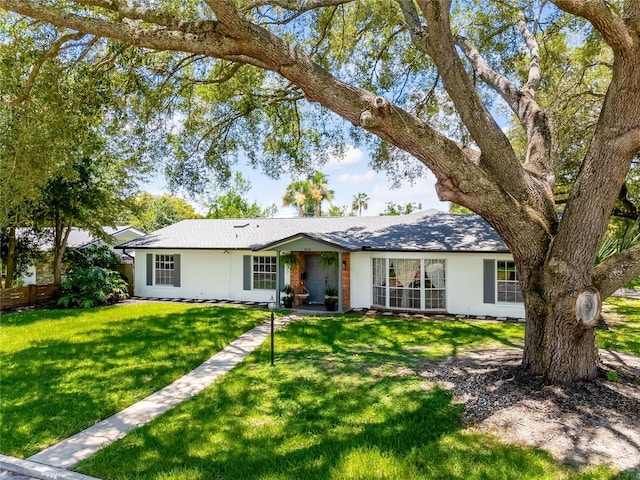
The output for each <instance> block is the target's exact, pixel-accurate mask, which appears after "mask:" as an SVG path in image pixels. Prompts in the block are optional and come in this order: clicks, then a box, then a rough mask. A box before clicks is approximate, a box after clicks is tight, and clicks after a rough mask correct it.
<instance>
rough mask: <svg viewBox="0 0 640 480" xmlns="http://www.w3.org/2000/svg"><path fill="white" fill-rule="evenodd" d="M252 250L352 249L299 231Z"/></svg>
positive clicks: (328, 250) (327, 250) (336, 250)
mask: <svg viewBox="0 0 640 480" xmlns="http://www.w3.org/2000/svg"><path fill="white" fill-rule="evenodd" d="M252 250H254V251H256V252H279V251H282V250H286V251H291V252H313V251H323V252H347V251H351V250H352V249H351V248H347V247H346V246H344V245H340V244H339V243H337V242H332V241H331V240H328V239H325V238H320V237H318V236H316V235H313V234H309V233H297V234H295V235H291V236H289V237H286V238H283V239H280V240H276V241H275V242H270V243H266V244H264V245H257V246H255V247H253V248H252Z"/></svg>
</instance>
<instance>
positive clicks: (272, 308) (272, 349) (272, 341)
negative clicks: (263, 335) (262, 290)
mask: <svg viewBox="0 0 640 480" xmlns="http://www.w3.org/2000/svg"><path fill="white" fill-rule="evenodd" d="M275 308H276V303H275V302H274V301H273V297H271V301H270V302H269V311H270V312H271V366H272V367H273V357H274V330H275V329H274V325H273V323H274V314H273V311H274V310H275Z"/></svg>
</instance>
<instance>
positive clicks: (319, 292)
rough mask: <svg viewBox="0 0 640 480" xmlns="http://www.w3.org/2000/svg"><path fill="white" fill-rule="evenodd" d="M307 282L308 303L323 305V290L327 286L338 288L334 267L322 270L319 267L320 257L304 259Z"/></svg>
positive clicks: (312, 256)
mask: <svg viewBox="0 0 640 480" xmlns="http://www.w3.org/2000/svg"><path fill="white" fill-rule="evenodd" d="M306 264H307V281H306V287H307V290H309V302H310V303H324V289H325V287H326V286H327V285H330V286H332V287H334V288H338V271H337V269H336V268H335V267H330V268H329V269H324V268H322V266H321V265H320V255H309V256H307V258H306Z"/></svg>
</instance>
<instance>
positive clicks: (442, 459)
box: [0, 299, 640, 480]
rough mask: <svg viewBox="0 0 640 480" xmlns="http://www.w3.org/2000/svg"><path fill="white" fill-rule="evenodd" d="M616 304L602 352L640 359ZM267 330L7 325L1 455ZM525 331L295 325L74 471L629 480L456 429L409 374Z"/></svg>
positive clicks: (253, 317)
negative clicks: (272, 348) (272, 354)
mask: <svg viewBox="0 0 640 480" xmlns="http://www.w3.org/2000/svg"><path fill="white" fill-rule="evenodd" d="M610 305H611V308H612V309H615V310H617V311H618V314H620V315H624V316H626V317H627V323H620V322H612V324H611V328H610V330H608V331H603V332H599V341H600V345H601V347H603V348H611V349H613V350H619V351H624V352H627V353H631V354H634V355H640V341H639V340H640V300H621V299H613V300H612V301H611V302H610ZM41 315H45V316H46V318H43V317H41ZM262 320H266V314H265V312H258V311H255V310H246V309H223V308H196V307H188V306H185V305H173V304H163V305H161V306H158V305H154V306H149V305H141V306H135V307H111V308H107V309H96V310H90V311H86V312H79V311H60V312H55V311H54V312H46V314H45V313H44V312H31V313H22V314H17V315H15V316H8V315H7V316H3V318H2V338H1V340H0V347H1V352H2V355H3V359H2V364H3V369H2V373H1V375H2V377H1V378H0V381H1V382H2V386H3V395H2V415H3V417H2V428H3V431H2V443H1V445H2V453H7V454H10V455H11V454H12V455H17V456H28V455H31V454H33V453H35V452H36V451H38V450H40V449H41V448H43V447H44V446H46V445H47V444H49V443H52V442H55V441H58V440H60V439H62V438H63V437H65V436H67V435H70V434H72V433H76V432H77V431H79V430H81V429H82V428H85V427H86V426H88V425H89V424H92V423H95V422H96V421H98V420H100V419H102V418H104V417H105V416H108V415H110V414H112V413H115V411H117V410H120V409H122V408H124V407H125V406H128V405H129V404H131V403H133V402H134V401H136V400H137V399H139V398H141V397H144V396H146V395H147V394H149V393H151V391H153V390H157V389H159V388H161V387H163V386H165V385H166V384H168V383H170V382H171V381H172V380H173V379H175V378H176V377H177V376H179V375H181V373H184V372H186V371H188V370H190V369H191V368H193V367H194V366H195V365H197V364H198V363H200V362H201V361H202V360H203V359H204V358H207V357H208V356H210V355H211V353H213V352H215V351H217V350H219V349H221V348H222V347H223V346H224V345H225V344H226V343H228V342H229V341H230V340H232V339H233V338H235V337H237V336H238V335H239V334H240V333H241V332H243V331H246V330H248V329H249V328H251V326H253V325H254V324H256V323H259V322H260V321H262ZM618 320H619V319H618ZM523 334H524V328H523V326H522V325H520V324H513V323H495V322H473V321H457V320H446V321H431V320H429V321H424V320H421V321H416V320H405V319H393V318H387V317H376V318H368V317H360V316H340V317H336V318H330V317H317V318H305V319H303V320H300V321H298V322H295V323H293V324H291V325H289V326H288V327H287V328H286V329H285V330H283V331H281V332H278V333H277V334H276V343H275V345H276V365H275V367H271V366H270V365H269V342H265V343H264V344H263V345H262V346H261V347H260V348H259V349H258V350H256V351H255V352H254V353H253V354H252V355H250V356H249V357H247V358H246V359H245V361H244V362H242V363H241V364H240V365H238V367H236V368H235V369H234V370H232V371H231V372H230V373H228V374H227V375H225V376H224V377H223V378H222V379H221V380H220V381H218V382H216V383H215V384H213V385H212V386H210V387H209V388H207V389H205V390H204V392H203V393H201V394H200V395H198V396H197V397H194V398H193V399H191V400H188V401H186V402H185V403H183V404H182V405H179V406H178V407H176V408H175V409H173V410H171V411H170V412H168V413H167V414H165V415H163V416H161V417H159V418H157V419H156V420H155V421H153V422H151V423H150V424H149V425H147V426H145V427H142V428H140V429H138V430H135V431H134V432H132V433H130V434H129V435H127V436H126V437H125V438H124V439H122V440H120V441H118V442H116V443H114V444H113V445H111V446H110V447H107V448H106V449H104V450H102V451H100V452H98V453H97V454H96V455H95V456H93V457H92V458H90V459H88V460H87V461H85V462H83V463H81V464H80V465H79V466H78V467H77V468H76V470H78V471H81V472H83V473H87V474H89V475H93V476H97V477H99V478H104V479H114V480H115V479H158V480H160V479H162V480H198V479H202V480H204V479H213V478H216V479H234V480H235V479H300V478H304V479H305V480H311V479H340V480H342V479H378V478H379V479H403V480H404V479H562V478H567V479H569V478H571V479H573V478H580V479H611V480H613V479H618V480H622V479H632V478H635V477H633V476H632V474H628V473H627V474H625V473H623V474H619V473H617V472H615V471H614V470H609V469H608V468H606V467H595V468H593V467H590V468H587V469H580V470H578V469H575V468H573V467H568V466H566V465H562V464H560V463H558V462H557V461H555V460H554V459H553V458H552V456H551V455H550V454H549V453H548V452H545V451H541V450H536V449H532V448H526V447H522V446H515V445H510V444H504V443H501V442H500V441H499V440H498V439H497V438H495V437H493V436H490V435H486V434H483V433H480V432H479V431H477V430H473V429H472V430H467V429H463V427H462V422H461V412H462V407H463V406H462V405H461V404H458V403H456V402H454V401H453V400H452V394H451V393H450V392H449V391H447V390H445V389H443V388H440V387H437V386H434V385H432V384H430V383H429V382H428V381H426V380H425V378H424V377H421V376H420V375H419V374H417V372H418V371H419V369H420V366H421V365H424V364H425V363H432V362H437V361H441V360H442V359H444V358H445V357H448V356H460V355H462V354H464V353H465V352H469V351H470V350H478V349H486V348H493V347H513V348H516V349H517V348H519V347H520V346H521V345H522V339H523ZM7 367H9V368H7ZM49 377H54V379H53V380H48V378H49ZM7 382H11V383H9V384H8V383H7ZM7 385H11V388H10V389H8V388H5V386H7ZM49 424H51V425H49Z"/></svg>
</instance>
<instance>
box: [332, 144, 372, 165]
mask: <svg viewBox="0 0 640 480" xmlns="http://www.w3.org/2000/svg"><path fill="white" fill-rule="evenodd" d="M363 160H364V152H363V151H362V150H360V149H359V148H356V147H353V146H348V147H347V148H345V152H344V156H342V157H338V156H335V155H331V156H330V157H329V161H328V162H327V167H331V168H336V167H337V168H340V167H344V166H347V165H355V164H356V163H360V162H361V161H363Z"/></svg>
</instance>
